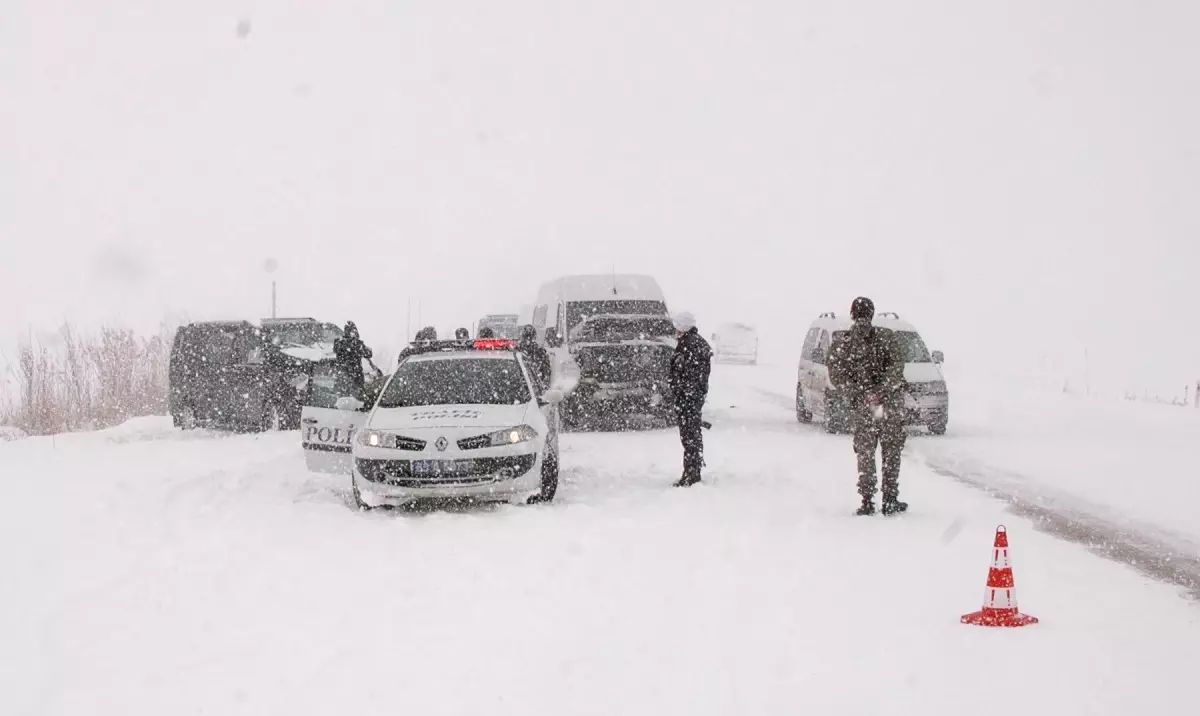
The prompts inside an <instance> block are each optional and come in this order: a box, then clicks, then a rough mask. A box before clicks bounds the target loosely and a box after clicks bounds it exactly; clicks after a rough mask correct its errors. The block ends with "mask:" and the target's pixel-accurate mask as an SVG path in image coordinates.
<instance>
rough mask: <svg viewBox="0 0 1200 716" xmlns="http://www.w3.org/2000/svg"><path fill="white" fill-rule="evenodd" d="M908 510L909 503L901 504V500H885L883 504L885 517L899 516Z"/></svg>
mask: <svg viewBox="0 0 1200 716" xmlns="http://www.w3.org/2000/svg"><path fill="white" fill-rule="evenodd" d="M907 509H908V503H907V502H901V501H900V500H896V499H891V500H884V502H883V514H885V515H898V514H900V513H901V512H904V511H905V510H907Z"/></svg>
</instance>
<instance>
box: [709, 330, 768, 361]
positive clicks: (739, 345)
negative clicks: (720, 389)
mask: <svg viewBox="0 0 1200 716" xmlns="http://www.w3.org/2000/svg"><path fill="white" fill-rule="evenodd" d="M712 348H713V357H714V358H715V359H716V361H717V362H718V363H750V364H751V365H753V364H755V363H758V331H756V330H755V329H754V327H753V326H749V325H746V324H745V323H723V324H721V325H720V326H717V331H716V333H713V334H712Z"/></svg>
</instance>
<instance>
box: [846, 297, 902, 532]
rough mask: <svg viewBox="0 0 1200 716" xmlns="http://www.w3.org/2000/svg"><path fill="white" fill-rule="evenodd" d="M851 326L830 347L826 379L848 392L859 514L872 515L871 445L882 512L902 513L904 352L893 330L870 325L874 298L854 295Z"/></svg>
mask: <svg viewBox="0 0 1200 716" xmlns="http://www.w3.org/2000/svg"><path fill="white" fill-rule="evenodd" d="M850 318H851V319H853V321H854V325H853V326H851V328H850V330H849V331H846V332H844V333H841V334H840V335H838V336H837V338H835V339H834V341H833V345H832V346H831V347H830V350H829V380H830V382H831V383H833V385H834V387H836V388H837V389H838V390H839V391H842V393H843V394H844V395H845V396H846V401H847V402H846V405H847V407H848V409H849V412H850V420H851V424H852V425H853V427H854V452H855V453H856V454H857V455H858V494H859V495H860V496H861V497H862V506H861V507H859V508H858V513H857V514H859V515H872V514H875V502H874V497H875V489H876V483H875V450H876V449H877V448H880V447H881V448H882V453H883V460H882V462H883V485H882V487H883V490H882V491H883V514H885V515H890V514H895V513H898V512H904V511H905V510H906V509H908V503H905V502H901V501H900V453H901V452H902V451H903V450H904V441H905V435H904V355H903V354H902V353H901V351H900V346H899V344H898V343H897V342H896V339H895V336H894V335H893V333H892V331H890V330H888V329H886V328H879V327H876V326H873V325H871V321H872V320H874V318H875V303H874V302H873V301H871V299H869V298H865V297H859V298H856V299H854V303H853V304H851V306H850Z"/></svg>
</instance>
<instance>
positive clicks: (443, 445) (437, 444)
mask: <svg viewBox="0 0 1200 716" xmlns="http://www.w3.org/2000/svg"><path fill="white" fill-rule="evenodd" d="M449 444H450V443H449V442H447V441H446V438H438V439H437V442H435V443H434V444H433V445H434V447H436V448H437V449H438V450H445V449H446V446H447V445H449Z"/></svg>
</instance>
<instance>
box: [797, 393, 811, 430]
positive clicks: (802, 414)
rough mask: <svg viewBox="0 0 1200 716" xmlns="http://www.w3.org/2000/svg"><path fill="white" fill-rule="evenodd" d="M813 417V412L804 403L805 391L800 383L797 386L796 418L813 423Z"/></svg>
mask: <svg viewBox="0 0 1200 716" xmlns="http://www.w3.org/2000/svg"><path fill="white" fill-rule="evenodd" d="M812 419H813V415H812V413H810V412H809V411H808V408H806V407H805V405H804V391H803V390H802V389H801V388H800V386H799V385H797V386H796V420H798V421H800V422H802V423H811V422H812Z"/></svg>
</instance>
